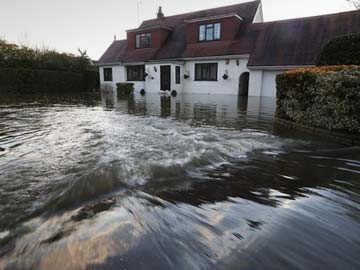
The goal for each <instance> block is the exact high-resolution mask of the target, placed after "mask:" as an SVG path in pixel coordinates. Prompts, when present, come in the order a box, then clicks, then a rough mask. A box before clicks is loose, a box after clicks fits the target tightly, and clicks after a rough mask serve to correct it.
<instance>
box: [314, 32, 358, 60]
mask: <svg viewBox="0 0 360 270" xmlns="http://www.w3.org/2000/svg"><path fill="white" fill-rule="evenodd" d="M316 65H317V66H326V65H360V34H352V35H345V36H340V37H337V38H335V39H333V40H330V41H329V43H327V44H326V45H325V47H324V48H323V49H322V51H321V53H320V55H319V57H318V58H317V60H316Z"/></svg>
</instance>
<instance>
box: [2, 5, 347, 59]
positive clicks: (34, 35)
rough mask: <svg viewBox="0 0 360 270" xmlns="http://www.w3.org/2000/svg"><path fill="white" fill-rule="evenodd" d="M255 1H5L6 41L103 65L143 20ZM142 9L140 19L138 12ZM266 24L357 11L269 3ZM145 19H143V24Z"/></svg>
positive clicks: (3, 32) (266, 9)
mask: <svg viewBox="0 0 360 270" xmlns="http://www.w3.org/2000/svg"><path fill="white" fill-rule="evenodd" d="M248 1H249V0H245V1H244V0H141V1H136V0H0V37H2V38H5V39H7V40H8V41H11V42H15V43H17V44H19V43H20V44H28V45H30V46H39V47H42V46H43V45H45V46H46V47H48V48H51V49H56V50H58V51H61V52H72V53H76V52H77V49H78V48H81V49H86V50H87V52H88V54H89V56H90V57H91V58H93V59H94V60H97V59H98V58H99V57H100V56H101V55H102V53H103V52H104V51H105V50H106V48H107V47H108V46H109V45H110V43H111V42H112V40H113V37H114V35H115V34H116V36H117V38H118V39H123V38H125V37H126V33H125V30H126V29H132V28H136V27H137V26H138V25H139V23H140V21H141V20H145V19H151V18H154V17H155V16H156V11H157V8H158V6H159V5H162V6H163V11H164V13H165V16H168V15H175V14H179V13H184V12H190V11H196V10H201V9H207V8H214V7H219V6H224V5H231V4H237V3H241V2H248ZM137 2H140V4H139V16H138V12H137V10H138V9H137V6H138V4H137ZM262 2H263V12H264V19H265V21H272V20H281V19H288V18H296V17H304V16H313V15H320V14H327V13H334V12H340V11H347V10H350V9H352V7H351V6H350V5H349V4H348V3H347V2H346V0H263V1H262ZM138 17H139V18H138Z"/></svg>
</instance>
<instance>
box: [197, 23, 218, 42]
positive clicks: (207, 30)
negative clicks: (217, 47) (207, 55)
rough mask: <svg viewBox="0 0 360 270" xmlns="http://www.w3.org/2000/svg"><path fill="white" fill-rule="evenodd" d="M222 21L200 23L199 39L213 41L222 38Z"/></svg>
mask: <svg viewBox="0 0 360 270" xmlns="http://www.w3.org/2000/svg"><path fill="white" fill-rule="evenodd" d="M220 34H221V23H211V24H202V25H199V41H213V40H220V38H221V35H220Z"/></svg>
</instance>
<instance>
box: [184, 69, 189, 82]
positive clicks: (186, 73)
mask: <svg viewBox="0 0 360 270" xmlns="http://www.w3.org/2000/svg"><path fill="white" fill-rule="evenodd" d="M189 78H190V71H189V70H187V71H185V72H184V79H185V80H186V79H189Z"/></svg>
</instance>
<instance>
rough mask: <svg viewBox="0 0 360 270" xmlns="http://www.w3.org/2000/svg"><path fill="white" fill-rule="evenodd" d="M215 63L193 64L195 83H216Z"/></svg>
mask: <svg viewBox="0 0 360 270" xmlns="http://www.w3.org/2000/svg"><path fill="white" fill-rule="evenodd" d="M217 70H218V64H217V63H207V64H195V81H217Z"/></svg>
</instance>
